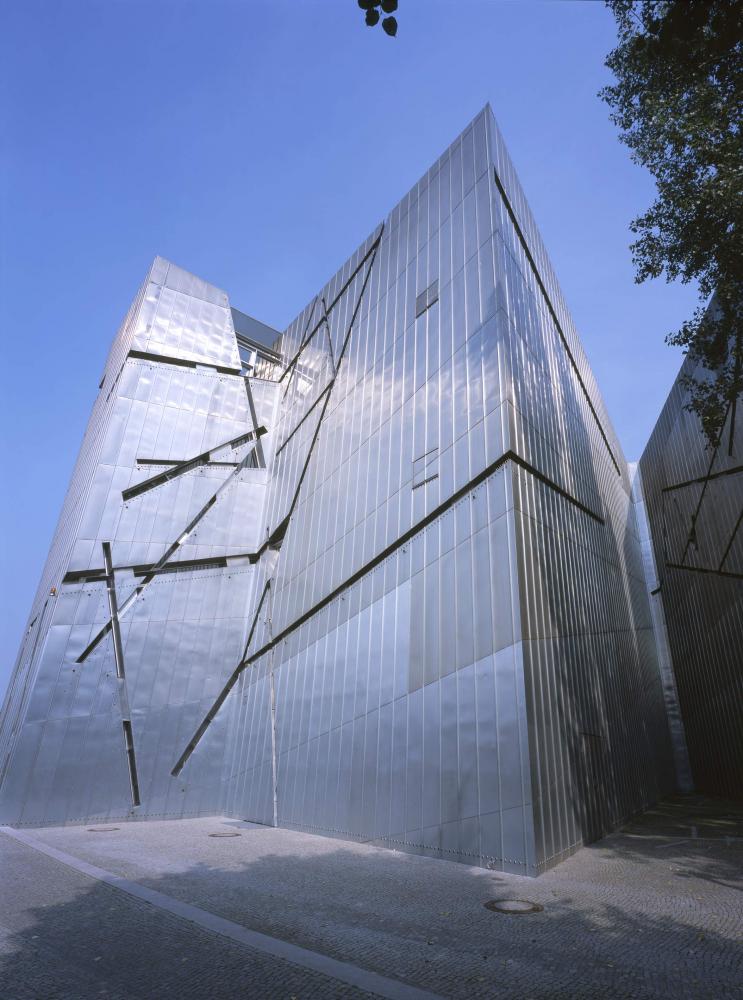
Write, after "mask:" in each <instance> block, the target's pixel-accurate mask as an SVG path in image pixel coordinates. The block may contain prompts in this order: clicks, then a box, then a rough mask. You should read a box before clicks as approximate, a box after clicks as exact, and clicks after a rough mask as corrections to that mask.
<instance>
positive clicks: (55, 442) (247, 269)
mask: <svg viewBox="0 0 743 1000" xmlns="http://www.w3.org/2000/svg"><path fill="white" fill-rule="evenodd" d="M398 20H399V22H400V31H399V35H398V37H397V38H396V39H390V38H388V37H387V36H386V35H384V34H383V33H382V31H381V29H380V28H376V29H373V30H372V29H367V28H366V27H365V26H364V24H363V15H362V14H361V12H360V11H359V10H358V8H357V6H356V2H355V0H230V2H227V0H172V2H171V0H64V2H63V3H52V2H50V0H44V2H41V3H39V2H36V0H8V2H7V3H6V4H5V5H4V8H3V13H2V23H0V76H1V78H0V94H1V95H2V96H0V114H1V115H2V125H1V134H2V144H3V145H2V160H0V331H1V333H2V345H3V347H2V349H3V363H2V385H1V386H0V397H1V402H0V405H2V414H1V415H0V416H1V421H2V422H1V424H0V426H2V449H3V470H4V476H3V487H2V525H3V529H4V530H3V532H2V541H1V544H2V559H3V568H2V575H1V576H0V579H1V580H2V588H3V589H2V595H1V596H2V601H1V602H0V607H1V608H2V621H1V622H0V693H2V692H3V691H4V689H5V685H6V682H7V678H8V676H9V673H10V670H11V668H12V664H13V660H14V658H15V655H16V649H17V645H18V642H19V640H20V637H21V633H22V630H23V627H24V624H25V621H26V617H27V614H28V610H29V607H30V604H31V600H32V598H33V594H34V591H35V589H36V586H37V583H38V579H39V575H40V573H41V569H42V566H43V563H44V560H45V558H46V553H47V550H48V547H49V543H50V541H51V537H52V534H53V531H54V527H55V524H56V518H57V515H58V512H59V509H60V506H61V504H62V500H63V497H64V494H65V491H66V489H67V484H68V481H69V477H70V473H71V471H72V466H73V463H74V460H75V457H76V454H77V449H78V447H79V444H80V441H81V438H82V434H83V431H84V428H85V424H86V422H87V419H88V415H89V412H90V407H91V405H92V402H93V400H94V398H95V394H96V390H97V386H98V381H99V379H100V374H101V371H102V367H103V362H104V359H105V356H106V353H107V351H108V347H109V345H110V342H111V339H112V337H113V335H114V333H115V332H116V329H117V327H118V325H119V323H120V321H121V319H122V317H123V315H124V313H125V312H126V309H127V307H128V305H129V302H130V301H131V299H132V298H133V296H134V294H135V291H136V289H137V286H138V285H139V283H140V281H141V280H142V278H143V277H144V274H145V271H146V269H147V268H148V266H149V264H150V262H151V260H152V258H153V257H154V256H155V254H161V255H162V256H164V257H167V258H169V259H171V260H173V261H174V262H176V263H177V264H179V265H180V266H182V267H185V268H187V269H188V270H191V271H194V272H195V273H196V274H198V275H200V276H202V277H204V278H206V279H207V280H209V281H211V282H213V283H214V284H216V285H219V286H220V287H222V288H224V289H225V290H226V291H227V292H228V293H229V294H230V297H231V300H232V302H233V304H234V305H236V306H237V307H238V308H242V309H243V310H245V311H246V312H249V313H252V314H253V315H255V316H256V317H258V318H259V319H262V320H263V321H265V322H267V323H269V324H271V325H273V326H277V327H279V328H281V327H283V326H285V325H286V324H287V323H288V322H289V320H290V319H291V318H292V317H293V316H294V315H295V314H296V313H297V312H298V311H299V309H300V308H301V307H302V306H303V305H304V304H305V303H306V302H307V301H308V300H309V299H310V298H311V296H312V295H313V293H314V292H315V291H316V289H317V288H318V287H320V286H321V285H322V284H323V283H324V282H325V281H326V280H327V278H328V277H329V276H330V275H331V274H332V273H333V272H334V271H335V270H336V269H337V267H338V266H339V265H340V264H341V263H342V262H343V261H344V260H345V259H346V257H347V256H348V255H349V254H350V253H351V252H352V251H353V250H354V249H355V247H356V246H357V245H358V243H360V242H361V240H362V239H363V238H364V237H365V236H366V235H367V234H368V233H369V232H370V230H371V229H372V228H373V227H374V226H375V225H376V224H377V223H378V221H379V220H380V219H381V218H383V217H384V215H385V214H386V212H387V211H388V209H389V208H390V207H391V206H392V205H393V204H394V203H395V202H396V201H397V200H398V199H399V198H400V197H401V196H402V195H403V194H404V193H405V191H406V190H407V189H408V188H409V187H410V186H411V185H412V184H413V183H414V182H415V181H416V179H417V178H418V177H419V175H420V174H422V173H423V172H424V171H425V170H426V169H427V167H428V166H429V164H430V163H431V162H432V161H433V160H434V159H435V158H436V157H437V156H438V155H439V153H440V152H441V151H442V150H443V149H444V148H445V147H446V146H447V145H448V143H449V142H450V141H451V140H452V139H453V138H454V137H455V136H456V135H457V133H458V132H459V131H461V129H462V128H463V126H464V125H465V124H466V123H467V122H468V121H469V120H470V119H471V118H472V117H473V116H474V115H475V113H476V112H477V111H478V110H479V109H480V108H481V107H482V106H483V105H484V104H485V102H486V101H488V100H489V101H490V102H491V104H492V106H493V110H494V112H495V114H496V117H497V118H498V120H499V123H500V126H501V129H502V131H503V133H504V136H505V139H506V142H507V144H508V146H509V149H510V152H511V156H512V158H513V160H514V163H515V165H516V169H517V170H518V171H519V174H520V177H521V181H522V184H523V186H524V189H525V191H526V195H527V198H528V199H529V201H530V204H531V207H532V209H533V211H534V215H535V217H536V220H537V223H538V225H539V226H540V229H541V232H542V235H543V237H544V240H545V243H546V245H547V248H548V250H549V252H550V255H551V257H552V261H553V263H554V266H555V269H556V272H557V275H558V278H559V280H560V282H561V284H562V287H563V291H564V293H565V297H566V299H567V302H568V306H569V308H570V309H571V311H572V314H573V317H574V319H575V321H576V324H577V327H578V330H579V331H580V333H581V336H582V338H583V343H584V345H585V347H586V350H587V353H588V356H589V359H590V361H591V363H592V365H593V368H594V371H595V373H596V376H597V379H598V383H599V386H600V388H601V391H602V393H603V395H604V398H605V400H606V403H607V406H608V409H609V413H610V415H611V418H612V420H613V422H614V425H615V427H616V429H617V431H618V434H619V437H620V440H621V441H622V444H623V447H624V450H625V453H626V455H627V457H628V459H635V458H637V457H639V454H640V452H641V451H642V447H643V444H644V442H645V440H646V439H647V437H648V434H649V432H650V430H651V427H652V425H653V423H654V421H655V419H656V417H657V415H658V412H659V410H660V407H661V405H662V402H663V400H664V399H665V396H666V394H667V392H668V389H669V388H670V386H671V383H672V381H673V378H674V376H675V373H676V371H677V369H678V367H679V365H680V362H681V356H680V354H679V353H678V352H677V351H673V350H671V349H670V348H668V347H666V346H665V344H664V343H663V338H664V335H665V334H666V333H667V332H668V331H670V330H673V329H675V328H676V327H677V326H679V325H680V323H681V321H682V320H683V319H684V318H685V317H687V316H688V315H689V314H690V313H691V310H692V308H693V305H694V303H695V294H694V290H693V289H692V288H690V287H683V286H680V285H674V286H668V285H665V284H664V283H662V282H654V283H651V284H646V285H641V286H638V285H635V284H634V282H633V276H632V265H631V260H630V255H629V251H628V244H629V242H630V236H629V232H628V228H627V227H628V223H629V221H630V219H631V218H632V217H633V216H635V215H637V214H639V213H640V212H641V211H642V210H643V209H644V208H645V207H646V206H647V205H648V204H649V203H650V201H651V200H652V197H653V185H652V181H651V179H650V178H649V176H648V175H647V174H646V173H645V172H644V171H642V170H641V169H640V168H638V167H635V166H634V165H633V164H632V163H631V162H630V160H629V156H628V153H627V150H626V149H625V147H623V146H622V145H621V144H620V143H619V141H618V139H617V134H616V130H615V128H614V126H613V125H612V124H611V122H610V121H609V120H608V110H607V108H606V106H605V105H604V104H602V103H601V102H600V101H599V100H598V98H597V96H596V92H597V91H598V89H599V88H600V87H601V86H602V84H603V83H604V82H606V81H607V79H608V74H607V71H606V70H605V69H604V66H603V60H604V58H605V55H606V53H607V52H608V51H609V50H610V49H611V48H612V46H613V44H614V39H615V33H614V22H613V19H612V18H611V15H610V14H609V12H608V11H607V10H606V9H605V7H604V6H603V5H602V4H599V3H567V2H546V3H545V2H541V3H531V2H526V0H523V2H499V0H400V10H399V12H398Z"/></svg>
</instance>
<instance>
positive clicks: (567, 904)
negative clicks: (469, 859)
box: [0, 804, 743, 1000]
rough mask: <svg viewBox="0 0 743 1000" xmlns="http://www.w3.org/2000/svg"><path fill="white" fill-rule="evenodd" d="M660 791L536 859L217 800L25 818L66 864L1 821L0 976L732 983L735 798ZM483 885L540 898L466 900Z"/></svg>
mask: <svg viewBox="0 0 743 1000" xmlns="http://www.w3.org/2000/svg"><path fill="white" fill-rule="evenodd" d="M679 809H680V807H679V806H678V805H677V804H673V806H672V808H671V809H670V812H669V811H668V809H666V810H665V811H664V809H661V810H659V811H658V812H657V815H656V816H655V818H654V817H652V816H651V817H650V818H646V819H644V820H642V821H640V822H638V823H635V824H633V825H632V826H631V827H629V828H628V829H627V830H626V831H625V832H622V833H620V834H616V835H614V836H612V837H609V838H606V839H605V840H603V841H601V842H600V843H598V844H595V845H593V846H591V847H590V848H584V849H583V850H581V851H580V852H579V853H578V854H576V855H575V856H573V857H572V858H570V859H569V860H568V861H566V862H564V863H563V864H561V865H559V866H558V867H557V868H555V869H553V870H552V871H549V872H547V873H546V874H545V875H543V876H541V877H540V878H539V879H527V878H523V877H519V876H514V875H504V874H502V873H500V872H498V873H496V872H488V871H485V870H483V869H476V868H468V867H466V866H464V865H459V864H455V863H451V862H446V861H440V860H433V859H428V858H422V857H414V856H411V855H407V854H396V853H393V852H390V851H386V850H381V849H379V848H375V847H372V846H369V845H365V844H352V843H348V842H346V841H334V840H329V839H327V838H323V837H314V836H311V835H308V834H304V833H296V832H293V831H289V830H277V829H272V828H268V827H261V826H255V825H251V824H247V823H242V822H240V821H235V820H230V819H225V818H213V819H196V820H184V821H180V822H148V823H132V824H122V825H120V826H119V827H118V828H117V829H112V830H107V831H105V832H96V831H95V828H94V830H90V829H89V828H88V827H66V828H53V829H52V828H47V829H42V830H34V831H29V832H28V833H29V835H30V836H31V837H32V838H34V840H35V841H36V842H37V844H38V845H39V846H40V847H42V848H45V849H51V850H53V851H58V852H64V853H65V854H66V855H68V856H70V863H71V864H73V865H74V864H76V863H77V864H78V870H76V869H75V868H74V867H70V866H69V864H64V863H61V861H60V859H59V857H49V856H47V855H45V854H43V853H40V852H39V851H38V850H35V849H33V848H32V847H29V846H28V845H27V844H22V843H19V842H17V841H16V840H15V839H14V838H12V837H10V836H6V835H2V836H0V849H2V852H3V859H2V861H3V871H4V872H6V871H9V872H10V877H9V876H8V875H5V877H4V878H3V882H2V890H1V891H2V894H3V896H4V897H7V898H5V899H4V900H3V909H2V916H0V924H2V925H4V928H5V937H4V942H3V946H2V948H3V950H4V952H5V956H4V957H5V963H4V969H3V971H2V973H0V982H2V983H3V984H4V987H3V989H4V991H0V995H1V996H2V998H3V1000H16V998H18V1000H25V998H26V997H29V998H30V997H33V998H34V1000H36V998H47V997H49V998H55V1000H56V998H65V1000H66V998H75V1000H78V998H86V997H94V996H96V997H97V996H106V997H115V998H119V997H121V998H124V997H125V998H140V997H156V998H158V1000H160V998H168V997H171V996H172V997H205V998H207V997H208V998H216V1000H219V998H232V997H274V996H275V997H286V998H287V1000H289V998H290V997H296V998H297V1000H305V998H311V997H315V996H318V997H320V996H322V997H335V996H343V997H346V996H368V995H378V996H393V995H399V996H404V995H406V993H405V989H406V984H407V986H409V987H413V988H414V989H412V990H411V991H410V993H409V994H407V995H410V996H414V995H416V994H417V995H420V994H419V993H418V991H419V990H420V991H427V992H429V993H430V994H434V995H438V996H445V997H457V998H459V997H461V998H469V997H475V998H477V997H498V998H524V997H529V998H565V1000H567V998H571V1000H573V998H583V997H585V998H595V997H605V998H609V997H611V998H624V997H626V998H648V1000H649V998H654V1000H655V998H660V997H668V998H669V1000H670V998H674V1000H676V998H685V997H688V998H690V1000H692V998H693V1000H700V998H706V997H709V998H710V1000H712V998H714V1000H720V998H741V1000H743V942H742V940H741V931H743V842H741V841H740V840H738V839H737V838H736V836H735V835H736V834H737V832H738V829H739V828H738V826H737V825H736V824H737V823H738V822H739V819H740V817H739V816H738V815H737V814H736V813H735V811H734V810H733V811H732V812H729V815H728V814H725V816H723V817H722V819H721V820H720V822H717V819H720V817H719V816H718V817H717V819H715V820H714V822H712V823H711V824H710V822H709V820H710V817H709V813H707V814H705V815H706V825H703V824H701V823H694V822H693V821H692V820H690V819H689V821H688V822H686V820H685V821H684V822H683V823H682V822H681V820H680V819H679V815H680V813H679ZM687 812H688V809H687ZM718 813H719V810H718ZM669 817H670V820H669ZM687 818H688V817H687ZM713 819H714V818H713ZM731 824H732V825H731ZM694 827H696V829H697V831H699V830H700V829H702V830H703V831H704V832H705V833H710V834H711V835H710V836H709V838H708V839H701V838H699V837H697V838H696V839H695V838H694V837H692V836H687V837H683V836H680V834H681V833H682V832H683V831H684V830H685V829H688V830H689V831H691V830H692V829H693V828H694ZM715 831H716V833H715ZM215 833H216V834H225V833H228V834H234V833H237V834H239V836H227V837H225V836H218V837H214V836H211V834H215ZM91 865H92V866H95V867H96V868H97V869H102V870H103V874H102V875H101V873H98V875H96V874H95V873H93V874H91V871H90V870H89V869H87V868H86V866H91ZM79 868H82V869H83V870H84V871H86V872H87V874H84V873H83V871H81V870H79ZM106 873H110V876H111V877H112V878H113V880H115V878H121V879H125V880H129V881H130V882H133V883H135V891H138V890H142V894H143V895H145V896H146V892H145V890H146V891H149V892H150V893H151V894H152V893H155V894H161V896H158V895H152V896H151V899H150V901H149V902H145V901H143V899H141V898H134V897H133V896H132V895H131V893H127V892H122V891H120V889H117V888H114V887H112V885H111V884H110V883H111V881H112V878H107V876H106ZM162 897H165V898H166V901H165V903H163V901H162ZM502 898H511V899H512V898H519V899H526V900H530V901H534V902H536V903H538V904H540V905H541V906H542V907H543V910H542V911H541V912H534V913H530V914H524V915H507V914H502V913H496V912H492V911H490V910H488V909H485V907H484V906H483V904H484V903H485V902H487V901H488V900H492V899H502ZM153 900H154V902H153ZM176 914H177V915H176ZM200 914H202V915H203V916H200ZM212 915H213V916H215V917H216V918H221V920H222V924H219V921H216V922H215V921H214V920H212V919H211V916H212ZM228 922H229V923H228ZM220 926H221V927H222V928H223V930H224V928H230V927H234V928H236V929H237V930H236V933H235V934H234V935H233V937H232V938H230V937H229V936H226V933H227V932H224V933H221V932H217V931H218V929H219V927H220ZM215 927H216V928H217V930H216V931H215ZM242 929H244V932H245V933H244V935H243V936H242V937H241V936H240V931H241V930H242ZM251 934H252V935H253V936H252V937H251ZM262 936H267V937H268V939H271V940H273V941H275V942H277V944H278V945H281V944H282V943H286V944H288V946H290V948H289V951H288V952H281V951H280V949H279V950H276V949H274V952H273V954H272V953H271V948H272V945H271V944H270V941H269V943H268V944H266V942H265V941H264V939H263V937H262ZM241 940H242V941H243V943H242V944H241V943H240V941H241ZM261 942H263V945H262V944H261ZM264 945H265V947H264ZM291 946H294V947H295V948H296V950H295V951H292V950H291ZM266 948H268V951H266V950H265V949H266ZM303 955H304V956H305V958H304V959H303V957H302V956H303ZM306 956H309V958H307V957H306ZM312 956H315V958H313V957H312ZM323 959H329V960H330V964H327V965H323ZM308 963H309V964H308ZM333 963H335V964H333ZM319 970H325V971H324V972H323V971H319ZM369 973H371V974H372V976H370V977H369V978H367V979H365V978H364V976H365V975H367V976H368V974H369ZM29 984H30V985H29ZM34 989H35V990H36V992H34ZM24 990H25V992H24ZM396 991H398V992H397V993H396Z"/></svg>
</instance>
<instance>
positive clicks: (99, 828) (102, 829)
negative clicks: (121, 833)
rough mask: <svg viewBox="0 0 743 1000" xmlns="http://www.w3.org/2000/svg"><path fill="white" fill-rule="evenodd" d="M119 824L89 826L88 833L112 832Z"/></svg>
mask: <svg viewBox="0 0 743 1000" xmlns="http://www.w3.org/2000/svg"><path fill="white" fill-rule="evenodd" d="M118 829H119V828H118V826H89V827H88V833H112V832H113V831H114V830H118Z"/></svg>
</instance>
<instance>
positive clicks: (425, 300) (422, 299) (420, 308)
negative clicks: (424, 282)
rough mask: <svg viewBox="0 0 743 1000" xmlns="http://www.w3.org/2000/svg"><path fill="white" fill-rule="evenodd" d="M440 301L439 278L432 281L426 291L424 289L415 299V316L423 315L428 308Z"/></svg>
mask: <svg viewBox="0 0 743 1000" xmlns="http://www.w3.org/2000/svg"><path fill="white" fill-rule="evenodd" d="M438 301H439V281H438V278H437V279H436V280H435V281H432V282H431V284H430V285H429V286H428V288H426V289H425V291H422V292H421V293H420V295H419V296H418V297H417V298H416V300H415V318H416V319H418V317H419V316H422V315H423V313H424V312H425V311H426V309H430V308H431V306H432V305H434V304H435V303H436V302H438Z"/></svg>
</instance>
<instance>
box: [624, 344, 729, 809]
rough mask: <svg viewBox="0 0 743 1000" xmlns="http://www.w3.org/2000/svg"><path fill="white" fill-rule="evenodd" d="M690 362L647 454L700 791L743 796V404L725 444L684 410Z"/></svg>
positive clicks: (651, 509) (656, 539) (674, 655)
mask: <svg viewBox="0 0 743 1000" xmlns="http://www.w3.org/2000/svg"><path fill="white" fill-rule="evenodd" d="M691 374H695V375H697V376H700V375H701V376H702V377H703V374H704V373H703V372H701V373H700V372H699V371H697V372H695V370H694V363H693V362H692V361H691V360H690V359H687V360H686V361H685V363H684V365H683V366H682V368H681V372H680V373H679V377H678V378H677V380H676V382H675V384H674V386H673V388H672V389H671V392H670V394H669V396H668V399H667V400H666V403H665V406H664V407H663V410H662V412H661V415H660V418H659V420H658V423H657V424H656V426H655V429H654V430H653V433H652V435H651V438H650V441H649V442H648V445H647V447H646V449H645V451H644V453H643V456H642V458H641V460H640V472H641V474H642V486H643V490H644V500H645V506H646V509H647V516H648V521H649V524H650V530H651V535H652V543H653V550H654V552H653V554H654V561H655V567H656V572H657V579H656V582H655V585H654V587H653V588H652V589H654V590H656V591H657V595H658V598H659V599H660V600H661V601H662V604H663V610H664V613H665V621H666V625H667V631H668V643H669V648H670V655H671V660H672V663H673V669H674V673H675V678H676V687H677V689H678V698H679V704H680V707H681V715H682V718H683V724H684V728H685V732H686V741H687V745H688V753H689V760H690V763H691V770H692V774H693V779H694V784H695V786H696V787H697V789H698V790H699V791H702V792H706V793H708V794H714V795H724V796H728V797H731V798H740V797H741V796H743V669H741V668H742V667H743V529H742V528H741V522H743V463H742V462H741V455H743V407H741V406H740V405H738V406H737V407H732V406H731V407H730V409H729V410H728V415H727V418H726V421H725V425H724V427H723V429H722V435H721V438H720V441H719V444H718V446H717V447H716V448H710V447H709V446H708V445H707V443H706V439H705V437H704V435H703V433H702V430H701V427H700V424H699V421H698V419H697V417H696V416H695V415H694V414H693V413H690V412H688V411H687V410H685V409H684V404H685V402H686V389H685V388H684V385H683V382H682V378H683V376H684V375H691Z"/></svg>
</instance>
